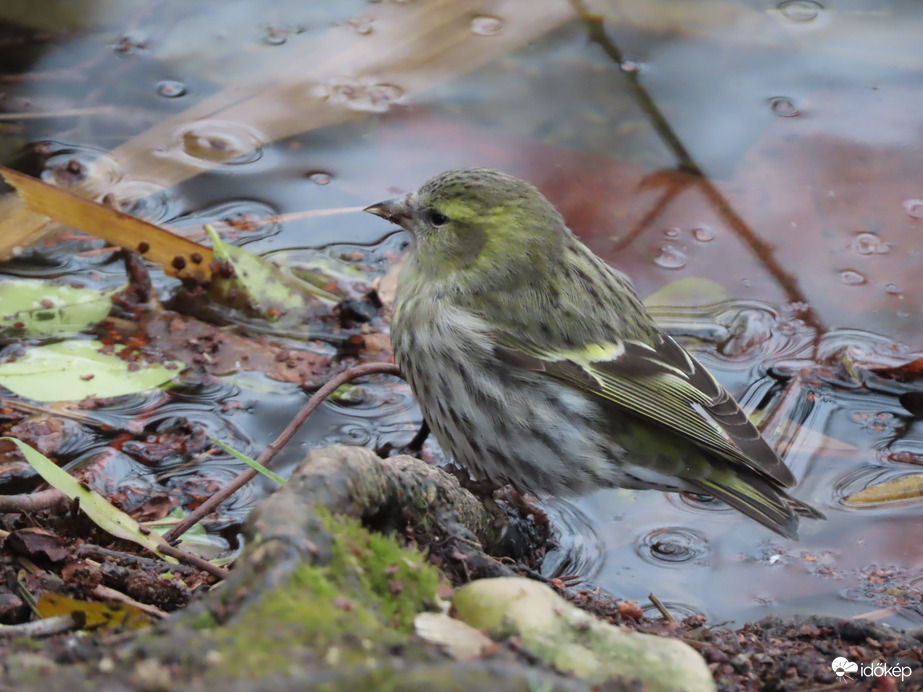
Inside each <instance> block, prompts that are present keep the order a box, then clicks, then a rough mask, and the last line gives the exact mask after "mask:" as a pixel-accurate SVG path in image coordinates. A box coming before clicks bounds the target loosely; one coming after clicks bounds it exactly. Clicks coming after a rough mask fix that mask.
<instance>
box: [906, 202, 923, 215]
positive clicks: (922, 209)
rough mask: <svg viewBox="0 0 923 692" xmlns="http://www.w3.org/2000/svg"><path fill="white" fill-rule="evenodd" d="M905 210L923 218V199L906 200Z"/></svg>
mask: <svg viewBox="0 0 923 692" xmlns="http://www.w3.org/2000/svg"><path fill="white" fill-rule="evenodd" d="M904 211H906V212H907V214H908V215H910V216H911V217H913V218H914V219H923V199H908V200H905V201H904Z"/></svg>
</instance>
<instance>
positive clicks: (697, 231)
mask: <svg viewBox="0 0 923 692" xmlns="http://www.w3.org/2000/svg"><path fill="white" fill-rule="evenodd" d="M692 237H693V238H695V239H696V240H698V241H699V242H700V243H708V242H711V241H712V240H714V239H715V232H714V231H713V230H712V229H711V228H709V227H708V226H696V227H695V228H693V229H692Z"/></svg>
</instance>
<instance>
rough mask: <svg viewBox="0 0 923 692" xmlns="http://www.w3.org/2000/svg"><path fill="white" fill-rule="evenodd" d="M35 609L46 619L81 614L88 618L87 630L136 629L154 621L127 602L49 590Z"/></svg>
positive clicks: (85, 627) (85, 625)
mask: <svg viewBox="0 0 923 692" xmlns="http://www.w3.org/2000/svg"><path fill="white" fill-rule="evenodd" d="M36 608H37V610H38V613H39V615H41V616H42V617H43V618H50V617H55V616H57V615H72V614H73V613H82V614H83V615H84V616H85V617H86V623H85V624H84V625H83V627H82V629H85V630H92V629H96V628H97V627H104V628H106V629H114V628H116V627H118V628H121V629H128V630H136V629H140V628H142V627H147V626H148V625H150V624H151V623H152V622H153V619H152V618H151V616H150V615H148V614H147V613H145V612H144V611H143V610H140V609H139V608H136V607H135V606H133V605H130V604H128V603H116V602H105V601H80V600H78V599H76V598H69V597H68V596H62V595H60V594H56V593H49V592H47V591H46V592H45V593H43V594H42V597H41V598H40V599H38V603H37V604H36Z"/></svg>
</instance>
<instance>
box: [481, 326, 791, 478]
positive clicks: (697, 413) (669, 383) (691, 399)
mask: <svg viewBox="0 0 923 692" xmlns="http://www.w3.org/2000/svg"><path fill="white" fill-rule="evenodd" d="M494 336H495V338H496V342H495V343H497V346H496V347H495V349H494V353H495V355H496V356H497V358H498V359H500V360H501V361H503V362H504V363H506V364H507V365H509V366H510V367H514V368H521V369H527V370H531V371H535V372H542V373H544V374H545V375H547V376H549V377H552V378H554V379H556V380H559V381H561V382H564V383H566V384H568V385H570V386H572V387H575V388H577V389H579V390H581V391H583V392H587V393H591V394H593V395H595V396H597V397H599V398H600V399H602V400H603V401H605V402H608V403H610V404H614V405H615V406H617V407H619V408H620V409H622V410H624V411H627V412H630V413H632V414H634V415H636V416H639V417H641V418H644V419H647V420H650V421H652V422H654V423H656V424H658V425H660V426H662V427H664V428H667V429H669V430H670V431H672V432H674V433H676V434H679V435H681V436H683V437H685V438H687V439H689V440H690V441H692V442H693V443H695V444H696V445H697V446H699V447H701V448H704V449H706V450H708V451H710V452H713V453H714V454H717V455H718V456H720V457H723V458H725V459H728V460H731V461H734V462H739V463H742V464H745V465H746V466H748V467H750V468H752V469H754V470H756V471H758V472H760V473H762V474H765V475H766V476H769V477H770V478H772V479H774V480H776V481H777V482H779V483H781V484H782V485H784V486H792V485H794V484H795V478H794V476H793V475H792V472H791V471H789V469H788V467H787V466H785V464H783V463H782V462H781V461H780V460H779V458H778V457H777V456H776V454H775V452H773V451H772V448H771V447H770V446H769V445H768V444H766V441H765V440H763V438H762V436H761V435H760V434H759V432H758V431H757V429H756V428H755V427H754V426H753V424H752V423H751V422H750V421H749V420H748V419H747V416H746V415H745V414H744V412H743V411H741V409H740V406H738V405H737V402H736V401H735V400H734V398H733V397H732V396H731V395H730V394H729V393H728V391H727V390H726V389H724V387H722V386H721V385H720V384H718V382H717V381H715V378H714V377H712V376H711V374H710V373H709V372H708V371H707V370H706V369H705V368H704V367H703V366H702V365H701V364H699V363H698V361H696V360H695V358H693V357H692V356H691V355H689V353H687V352H686V350H685V349H683V347H682V346H680V345H679V344H677V343H676V342H675V341H674V340H673V339H672V338H671V337H669V336H667V335H660V336H659V337H657V338H655V342H654V344H653V345H649V344H646V343H643V342H640V341H630V340H622V341H617V342H615V341H614V342H610V343H605V344H594V345H591V346H588V347H583V348H578V349H572V350H568V351H549V350H546V349H542V348H541V347H540V346H537V345H535V344H530V343H526V342H525V341H524V340H523V339H521V338H517V337H516V336H514V335H513V334H511V333H509V332H502V333H498V334H495V335H494Z"/></svg>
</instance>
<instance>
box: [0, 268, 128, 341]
mask: <svg viewBox="0 0 923 692" xmlns="http://www.w3.org/2000/svg"><path fill="white" fill-rule="evenodd" d="M113 293H115V291H107V292H102V291H97V290H95V289H90V288H74V287H73V286H58V285H55V284H50V283H46V282H44V281H39V280H37V279H10V278H5V279H4V280H3V281H2V282H0V337H6V336H11V335H15V336H17V337H18V336H24V335H25V336H51V335H58V336H63V335H69V334H77V333H78V332H81V331H83V330H84V329H87V328H88V327H91V326H93V325H94V324H97V323H98V322H101V321H102V320H104V319H105V318H106V316H107V315H108V314H109V310H110V309H111V308H112V295H113Z"/></svg>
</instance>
